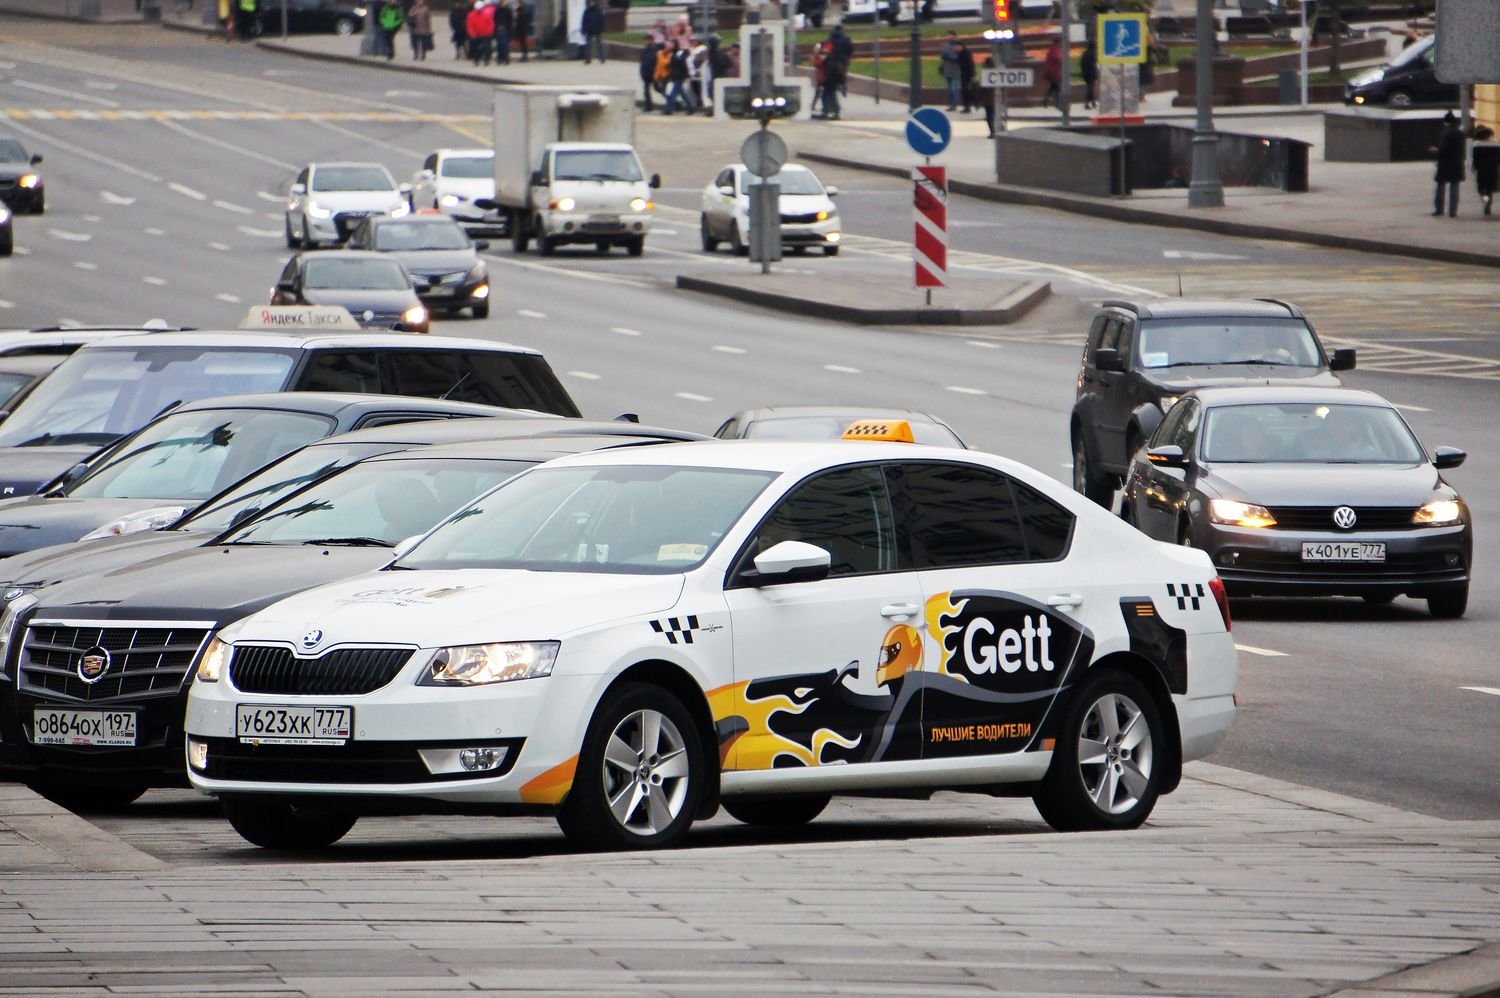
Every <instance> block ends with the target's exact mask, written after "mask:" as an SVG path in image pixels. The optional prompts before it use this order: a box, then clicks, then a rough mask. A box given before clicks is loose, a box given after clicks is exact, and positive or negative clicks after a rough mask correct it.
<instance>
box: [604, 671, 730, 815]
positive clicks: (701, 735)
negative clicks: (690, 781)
mask: <svg viewBox="0 0 1500 998" xmlns="http://www.w3.org/2000/svg"><path fill="white" fill-rule="evenodd" d="M627 683H641V684H643V685H646V686H655V687H657V688H659V689H663V690H666V691H667V692H668V693H670V694H672V695H673V696H674V697H676V698H677V700H678V701H679V702H680V703H681V704H682V705H683V707H685V708H686V709H687V712H688V714H689V716H691V717H692V719H693V725H694V727H696V728H697V729H698V740H699V743H700V751H701V754H702V759H701V762H702V765H703V774H704V782H703V797H702V799H701V800H700V802H699V807H698V814H697V816H696V818H697V820H700V821H701V820H704V819H707V818H711V817H713V815H714V813H715V812H716V811H718V809H719V750H718V738H717V735H716V734H715V731H714V719H713V714H712V713H711V712H710V711H709V709H708V697H707V696H705V695H704V692H703V687H702V685H700V684H699V682H698V681H697V680H696V679H694V678H693V677H692V675H691V674H689V673H688V672H687V671H686V670H684V669H683V668H682V667H681V666H679V665H676V664H674V663H672V662H667V661H664V660H662V659H646V660H644V661H641V662H637V663H635V664H634V665H632V666H630V667H629V668H627V669H626V670H625V671H623V672H621V673H620V674H619V675H618V676H616V677H615V678H614V679H613V680H611V681H610V684H609V685H608V686H607V687H605V689H604V690H603V692H602V693H601V694H600V697H599V699H600V701H602V700H603V699H604V698H605V697H607V696H608V695H609V694H610V693H611V692H612V691H614V690H615V689H617V688H619V687H620V686H623V685H625V684H627Z"/></svg>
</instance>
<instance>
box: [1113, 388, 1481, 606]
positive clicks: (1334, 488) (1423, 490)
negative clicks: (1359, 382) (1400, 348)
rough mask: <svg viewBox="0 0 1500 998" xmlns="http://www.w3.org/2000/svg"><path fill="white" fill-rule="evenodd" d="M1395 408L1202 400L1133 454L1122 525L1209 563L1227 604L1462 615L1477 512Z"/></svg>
mask: <svg viewBox="0 0 1500 998" xmlns="http://www.w3.org/2000/svg"><path fill="white" fill-rule="evenodd" d="M1464 457H1465V455H1464V452H1463V451H1461V450H1458V449H1456V448H1452V447H1439V448H1437V450H1436V451H1434V452H1433V454H1432V456H1431V457H1429V456H1428V454H1427V451H1426V450H1425V449H1424V448H1423V447H1422V444H1421V442H1420V441H1419V440H1418V439H1417V436H1416V434H1415V433H1413V432H1412V430H1411V428H1410V427H1409V426H1407V424H1406V421H1405V420H1404V419H1402V418H1401V414H1400V413H1399V412H1397V411H1396V408H1395V406H1393V405H1391V404H1390V403H1389V402H1387V401H1386V400H1385V399H1383V398H1381V397H1380V396H1378V395H1375V394H1374V393H1372V392H1364V391H1354V390H1352V389H1347V388H1291V387H1278V388H1269V387H1268V388H1233V389H1205V390H1202V391H1197V392H1193V393H1191V394H1189V395H1186V396H1184V397H1183V398H1182V399H1181V400H1180V401H1178V403H1177V405H1175V406H1173V407H1172V411H1171V412H1170V413H1168V414H1167V418H1166V421H1165V422H1163V423H1162V424H1161V426H1160V427H1158V428H1157V430H1156V432H1155V433H1154V434H1153V435H1152V437H1151V440H1150V442H1149V443H1148V445H1147V447H1146V449H1145V450H1144V451H1143V452H1142V453H1141V454H1140V455H1138V456H1137V457H1136V459H1135V462H1134V464H1133V465H1132V466H1131V469H1130V474H1129V477H1128V479H1127V482H1126V488H1125V499H1124V504H1123V508H1122V514H1123V515H1124V516H1125V517H1126V518H1127V519H1129V520H1130V522H1132V523H1134V524H1136V525H1137V526H1138V527H1140V529H1141V530H1142V531H1143V532H1145V533H1146V534H1147V535H1148V536H1151V537H1155V538H1157V539H1158V540H1163V541H1169V542H1172V543H1178V544H1190V545H1192V546H1193V547H1196V548H1201V549H1202V550H1204V551H1206V552H1208V555H1209V557H1210V558H1212V559H1213V563H1214V565H1215V567H1217V568H1218V571H1219V575H1220V576H1221V577H1222V578H1223V579H1224V582H1225V585H1227V586H1228V588H1229V592H1230V594H1231V595H1237V594H1243V595H1256V594H1265V595H1273V594H1274V595H1289V596H1325V595H1340V594H1341V595H1352V596H1363V597H1364V598H1365V599H1367V600H1369V601H1370V602H1372V603H1387V602H1390V601H1391V600H1393V599H1395V598H1396V597H1397V596H1398V595H1401V594H1403V593H1404V594H1405V595H1408V596H1413V597H1416V598H1418V599H1425V600H1426V601H1427V606H1428V609H1429V610H1430V611H1431V612H1432V615H1433V616H1435V617H1449V618H1451V617H1461V616H1463V613H1464V609H1465V607H1466V606H1467V605H1468V599H1469V573H1470V571H1471V570H1472V566H1473V553H1474V542H1473V533H1472V531H1473V527H1472V524H1471V521H1470V514H1469V508H1468V506H1467V504H1465V503H1464V501H1463V498H1462V497H1461V496H1460V495H1459V494H1458V492H1457V490H1455V489H1454V488H1453V486H1451V485H1449V484H1448V483H1447V482H1446V481H1445V480H1444V479H1443V475H1442V473H1443V471H1445V470H1447V469H1450V468H1456V467H1458V466H1459V465H1460V464H1462V463H1463V461H1464Z"/></svg>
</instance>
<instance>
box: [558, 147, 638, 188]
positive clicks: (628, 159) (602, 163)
mask: <svg viewBox="0 0 1500 998" xmlns="http://www.w3.org/2000/svg"><path fill="white" fill-rule="evenodd" d="M552 179H553V180H640V179H641V164H640V162H639V161H638V160H637V159H636V158H635V153H634V152H632V151H630V150H629V149H582V150H577V151H571V152H570V151H566V150H564V151H560V152H558V154H557V157H556V159H555V160H554V162H553V165H552Z"/></svg>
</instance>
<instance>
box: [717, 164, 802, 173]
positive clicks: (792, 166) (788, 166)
mask: <svg viewBox="0 0 1500 998" xmlns="http://www.w3.org/2000/svg"><path fill="white" fill-rule="evenodd" d="M731 166H733V167H734V169H736V170H744V171H745V172H746V173H749V172H751V170H750V168H749V167H748V166H746V165H745V164H744V163H733V164H731ZM788 170H792V171H796V170H801V171H802V172H803V173H811V172H812V170H810V169H808V168H807V167H805V166H803V165H802V164H801V163H783V164H782V165H781V170H780V172H781V173H786V172H787V171H788Z"/></svg>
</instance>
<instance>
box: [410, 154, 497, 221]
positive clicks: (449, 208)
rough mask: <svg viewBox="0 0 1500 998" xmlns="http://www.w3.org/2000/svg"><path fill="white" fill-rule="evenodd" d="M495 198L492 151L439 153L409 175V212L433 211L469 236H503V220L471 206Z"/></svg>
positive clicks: (429, 155)
mask: <svg viewBox="0 0 1500 998" xmlns="http://www.w3.org/2000/svg"><path fill="white" fill-rule="evenodd" d="M494 196H495V150H493V149H439V150H437V151H436V152H433V153H429V154H428V156H427V158H426V159H424V160H422V167H421V169H419V170H418V171H417V172H416V173H414V174H412V178H411V192H410V194H408V195H407V202H408V203H409V204H410V205H411V207H412V210H413V211H419V210H421V209H423V208H435V209H437V210H438V211H441V212H443V213H445V214H447V215H449V216H450V217H452V219H453V220H454V221H455V222H457V223H458V224H459V225H462V226H463V227H464V231H465V232H467V233H468V234H469V235H470V236H502V235H505V234H506V232H505V219H504V218H503V217H502V216H501V215H499V214H498V213H497V212H495V211H494V210H493V209H491V210H489V211H486V210H485V209H483V208H480V207H477V206H476V205H475V204H474V202H475V201H476V200H480V199H483V198H493V197H494Z"/></svg>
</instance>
